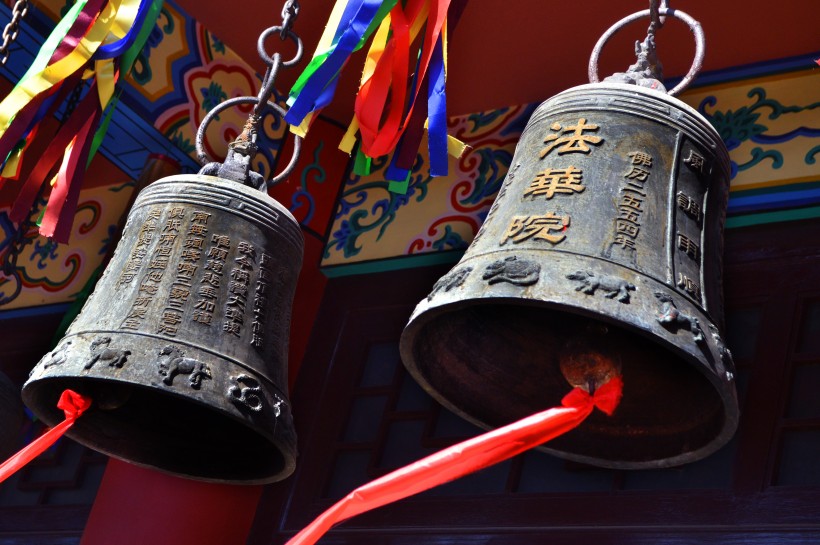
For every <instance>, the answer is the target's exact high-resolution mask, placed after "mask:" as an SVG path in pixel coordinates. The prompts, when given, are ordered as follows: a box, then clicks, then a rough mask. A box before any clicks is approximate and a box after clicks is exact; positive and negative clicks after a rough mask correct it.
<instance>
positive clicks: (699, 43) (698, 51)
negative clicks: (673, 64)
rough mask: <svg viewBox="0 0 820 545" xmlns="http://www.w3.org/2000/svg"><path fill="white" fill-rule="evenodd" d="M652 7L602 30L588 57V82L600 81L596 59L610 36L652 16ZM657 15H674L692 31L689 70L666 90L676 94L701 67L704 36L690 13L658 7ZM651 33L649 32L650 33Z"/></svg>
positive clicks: (689, 82) (687, 84)
mask: <svg viewBox="0 0 820 545" xmlns="http://www.w3.org/2000/svg"><path fill="white" fill-rule="evenodd" d="M653 12H654V10H653V9H651V8H650V9H645V10H643V11H638V12H636V13H633V14H632V15H628V16H626V17H624V18H623V19H621V20H620V21H618V22H617V23H615V24H614V25H612V26H611V27H610V28H609V29H607V31H606V32H604V33H603V34H602V35H601V37H600V38H599V39H598V42H597V43H596V44H595V47H594V48H592V54H591V55H590V57H589V66H588V68H587V75H588V76H589V81H590V83H600V81H601V79H600V78H599V76H598V60H599V58H600V56H601V50H602V49H603V48H604V45H606V43H607V42H608V41H609V39H610V38H612V36H614V35H615V33H617V32H618V31H619V30H621V29H622V28H623V27H625V26H626V25H628V24H629V23H632V22H633V21H637V20H638V19H642V18H644V17H650V18H652V17H653ZM657 13H658V14H659V15H664V16H667V17H674V18H676V19H680V20H681V21H683V22H684V23H686V24H687V25H688V26H689V29H690V30H691V31H692V34H693V35H694V37H695V58H694V59H693V61H692V65H691V67H690V68H689V71H688V72H687V73H686V75H685V76H684V77H683V79H682V80H681V81H680V83H678V84H677V85H676V86H675V87H673V88H672V89H671V90H669V91H668V92H667V94H669V95H670V96H676V95H678V94H680V93H681V92H682V91H684V90H685V89H686V88H687V87H689V85H690V84H691V83H692V81H694V79H695V77H697V75H698V74H699V73H700V70H701V68H702V67H703V58H704V56H705V54H706V38H705V36H704V34H703V28H702V27H701V26H700V23H699V22H698V21H697V20H696V19H695V18H694V17H692V16H691V15H688V14H686V13H684V12H682V11H680V10H677V9H671V8H668V7H660V8H658V10H657ZM650 34H651V33H650Z"/></svg>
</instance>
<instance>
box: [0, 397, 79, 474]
mask: <svg viewBox="0 0 820 545" xmlns="http://www.w3.org/2000/svg"><path fill="white" fill-rule="evenodd" d="M89 407H91V399H89V398H87V397H85V396H84V395H81V394H78V393H77V392H75V391H73V390H65V391H64V392H63V394H62V395H61V396H60V399H59V401H57V408H58V409H62V410H63V412H64V413H65V420H63V421H62V422H60V423H59V424H57V425H56V426H54V427H53V428H51V429H49V430H48V431H46V432H45V433H44V434H43V435H41V436H40V437H38V438H37V439H35V440H34V441H33V442H31V443H30V444H29V445H27V446H26V447H25V448H23V449H22V450H21V451H20V452H18V453H17V454H15V455H14V456H12V457H11V458H9V459H8V460H6V461H5V462H3V465H0V483H2V482H3V481H5V480H6V479H8V478H9V477H11V476H12V475H13V474H15V473H16V472H17V471H19V470H20V469H21V468H22V467H23V466H25V465H26V464H28V463H29V462H30V461H32V460H34V459H35V458H36V457H38V456H39V455H40V454H42V453H43V452H45V451H46V450H48V448H49V447H50V446H51V445H53V444H54V443H56V442H57V439H59V438H60V437H62V436H63V435H64V434H65V432H67V431H68V429H69V428H71V426H73V425H74V422H76V421H77V419H78V418H79V417H80V416H81V415H82V414H83V413H84V412H85V411H87V410H88V408H89Z"/></svg>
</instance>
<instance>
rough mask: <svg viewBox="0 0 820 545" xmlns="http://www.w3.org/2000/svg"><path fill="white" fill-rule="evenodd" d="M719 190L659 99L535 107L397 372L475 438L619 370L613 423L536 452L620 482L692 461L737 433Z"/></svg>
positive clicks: (641, 94)
mask: <svg viewBox="0 0 820 545" xmlns="http://www.w3.org/2000/svg"><path fill="white" fill-rule="evenodd" d="M728 180H729V158H728V154H727V151H726V149H725V147H724V145H723V143H722V142H721V140H720V137H719V136H718V134H717V133H716V132H715V130H714V129H713V128H712V127H711V126H710V125H709V124H708V122H707V121H706V120H705V119H704V118H703V117H702V116H700V115H699V114H698V113H697V112H695V111H694V110H693V109H691V108H690V107H688V106H687V105H685V104H683V103H682V102H680V101H678V100H676V99H674V98H672V97H670V96H668V95H666V94H664V93H661V92H658V91H655V90H652V89H646V88H641V87H638V86H634V85H626V84H619V83H604V84H595V85H583V86H580V87H576V88H573V89H570V90H568V91H565V92H563V93H561V94H559V95H557V96H555V97H553V98H551V99H549V100H547V101H546V102H544V103H543V104H542V105H541V106H540V107H539V108H538V109H537V110H536V111H535V113H534V114H533V116H532V118H531V119H530V122H529V124H528V126H527V128H526V129H525V131H524V132H523V134H522V136H521V140H520V142H519V143H518V146H517V148H516V151H515V155H514V157H513V160H512V164H511V166H510V169H509V172H508V174H507V177H506V179H505V181H504V183H503V185H502V187H501V190H500V191H499V194H498V196H497V198H496V201H495V202H494V203H493V206H492V208H491V209H490V212H489V215H488V217H487V219H486V221H485V222H484V224H483V225H482V227H481V229H480V230H479V232H478V234H477V236H476V238H475V240H474V241H473V243H472V244H471V245H470V247H469V248H468V250H467V252H466V254H465V255H464V257H463V258H462V260H461V261H460V262H459V263H458V264H457V265H456V266H455V267H454V268H453V270H452V271H451V272H450V273H448V274H447V275H446V276H444V277H443V278H442V279H441V280H439V282H437V283H436V285H435V286H434V288H433V290H432V292H431V294H430V296H428V297H427V299H426V300H423V301H422V302H421V303H420V304H419V305H418V307H417V308H416V310H415V312H414V313H413V316H412V317H411V319H410V322H409V324H408V325H407V328H406V329H405V331H404V334H403V336H402V340H401V353H402V358H403V360H404V362H405V365H406V366H407V368H408V369H409V370H410V372H411V374H412V375H413V376H414V377H415V378H416V380H418V381H419V382H420V383H421V384H422V385H423V387H424V388H425V389H426V390H427V391H428V392H429V393H430V394H431V395H433V396H434V397H435V398H436V399H438V400H439V401H440V402H442V403H443V404H444V405H445V406H447V407H448V408H450V409H451V410H453V411H455V412H456V413H458V414H460V415H461V416H463V417H465V418H467V419H468V420H470V421H472V422H474V423H477V424H479V425H481V426H483V427H485V428H494V427H497V426H500V425H503V424H506V423H509V422H511V421H514V420H516V419H519V418H523V417H525V416H527V415H530V414H532V413H535V412H537V411H540V410H544V409H546V408H548V407H552V406H556V405H558V404H559V403H560V401H561V398H562V396H563V395H565V394H566V393H567V392H568V391H569V389H570V386H569V384H568V382H567V381H568V380H570V381H571V382H572V383H573V384H576V385H586V387H587V388H588V389H594V388H595V387H596V385H597V384H600V383H602V382H603V381H605V380H606V379H607V378H608V377H609V376H611V375H612V374H613V373H617V372H618V370H619V369H621V370H622V373H623V379H624V394H623V401H622V403H621V406H620V407H619V408H618V410H617V412H616V413H615V415H614V417H607V416H604V415H603V414H601V413H596V414H593V416H592V417H590V418H589V419H588V420H587V421H586V422H585V423H584V424H582V426H581V427H580V428H579V429H577V430H575V431H573V432H570V433H569V434H567V435H565V436H563V437H561V438H559V439H556V440H554V441H552V442H550V443H549V444H547V445H546V450H548V451H550V452H552V453H555V454H557V455H559V456H562V457H566V458H569V459H573V460H577V461H580V462H585V463H590V464H595V465H601V466H606V467H613V468H630V469H631V468H653V467H665V466H673V465H678V464H682V463H685V462H689V461H694V460H697V459H699V458H702V457H704V456H707V455H708V454H710V453H711V452H713V451H715V450H716V449H718V448H719V447H721V446H722V445H724V444H725V443H726V442H727V441H728V440H729V439H730V438H731V436H732V434H733V433H734V430H735V428H736V426H737V419H738V406H737V399H736V394H735V387H734V374H733V373H734V367H733V363H732V359H731V354H730V353H729V350H728V349H727V348H726V346H725V345H724V342H723V340H722V334H721V331H722V327H723V302H722V292H721V270H722V265H721V260H722V257H721V255H722V244H723V243H722V240H723V238H722V237H723V222H724V218H725V211H726V202H727V198H728ZM562 364H563V368H564V369H563V370H564V374H566V375H567V376H566V378H565V377H564V376H563V374H562Z"/></svg>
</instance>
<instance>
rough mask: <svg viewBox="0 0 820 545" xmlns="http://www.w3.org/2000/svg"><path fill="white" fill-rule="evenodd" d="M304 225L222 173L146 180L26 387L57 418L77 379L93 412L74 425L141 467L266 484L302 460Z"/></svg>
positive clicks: (96, 444)
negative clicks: (291, 361) (294, 400)
mask: <svg viewBox="0 0 820 545" xmlns="http://www.w3.org/2000/svg"><path fill="white" fill-rule="evenodd" d="M302 247H303V238H302V233H301V230H300V228H299V224H298V223H297V222H296V220H295V219H294V218H293V216H292V215H291V214H290V213H289V212H288V211H287V209H285V208H284V207H283V206H282V205H281V204H279V203H278V202H276V201H274V200H273V199H271V198H270V197H269V196H268V195H267V194H266V193H264V192H261V191H258V190H256V189H253V188H251V187H247V186H245V185H243V184H241V183H237V182H234V181H230V180H226V179H223V178H219V177H214V176H205V175H178V176H171V177H168V178H164V179H162V180H159V181H157V182H155V183H153V184H151V185H150V186H148V187H147V188H146V189H144V190H143V191H142V192H141V193H140V195H139V197H138V198H137V200H136V202H135V204H134V206H133V208H132V209H131V212H130V214H129V217H128V222H127V224H126V226H125V229H124V233H123V238H122V241H121V242H120V244H119V246H118V247H117V250H116V252H115V253H114V257H113V258H112V260H111V263H110V264H109V266H108V268H107V269H106V270H105V273H104V274H103V276H102V278H101V279H100V282H99V283H98V284H97V287H96V289H95V290H94V293H93V294H92V295H91V297H90V298H89V299H88V301H87V303H86V304H85V306H84V307H83V310H82V313H81V314H80V315H79V316H78V317H77V319H76V320H75V321H74V322H73V323H72V325H71V327H70V328H69V329H68V332H67V333H66V335H65V337H64V338H63V339H62V340H61V341H60V343H59V344H58V345H57V347H56V348H55V349H54V350H53V351H52V352H51V353H49V354H47V355H46V356H45V357H44V358H43V359H42V361H40V363H39V364H38V365H37V366H36V367H35V368H34V370H33V372H32V375H31V377H30V378H29V380H28V382H26V384H25V386H24V387H23V398H24V400H25V402H26V404H27V405H28V406H29V407H30V408H31V409H32V410H33V411H34V412H35V413H36V414H37V415H38V416H39V417H40V418H41V419H43V420H44V421H45V422H46V423H47V424H50V425H53V424H55V423H57V422H59V421H61V420H62V418H63V415H62V411H60V410H59V409H57V407H56V404H57V399H58V398H59V396H60V394H61V392H62V391H63V390H64V389H66V388H71V389H73V390H76V391H78V392H80V393H83V394H86V395H88V396H90V397H91V398H92V400H93V405H92V409H91V410H89V411H88V412H87V413H86V414H84V415H83V417H82V418H80V419H79V420H77V422H76V424H75V425H74V427H73V428H72V429H71V431H69V432H68V435H69V436H70V437H72V438H73V439H75V440H77V441H79V442H80V443H83V444H85V445H87V446H89V447H91V448H93V449H96V450H99V451H102V452H105V453H107V454H109V455H111V456H114V457H117V458H121V459H124V460H127V461H130V462H133V463H136V464H139V465H143V466H149V467H153V468H157V469H160V470H163V471H166V472H170V473H173V474H178V475H182V476H186V477H192V478H197V479H203V480H212V481H231V482H241V483H263V482H272V481H276V480H280V479H283V478H285V477H287V476H288V475H290V473H291V472H292V471H293V469H294V462H295V457H296V436H295V433H294V428H293V421H292V416H291V410H290V404H289V402H288V398H287V393H286V389H287V384H288V381H287V359H286V358H287V351H288V350H287V346H288V334H289V322H290V307H291V303H292V300H293V295H294V291H295V288H296V277H297V274H298V272H299V268H300V266H301V261H302Z"/></svg>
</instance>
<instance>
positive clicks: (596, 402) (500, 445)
mask: <svg viewBox="0 0 820 545" xmlns="http://www.w3.org/2000/svg"><path fill="white" fill-rule="evenodd" d="M622 391H623V381H622V379H621V378H620V377H615V378H613V379H612V380H610V381H609V382H607V383H606V384H604V385H603V386H601V387H600V388H599V389H598V390H597V391H596V392H595V394H594V395H590V394H589V393H587V392H585V391H584V390H581V389H580V388H575V389H574V390H572V391H571V392H570V393H569V394H567V395H566V396H565V397H564V399H563V400H562V401H561V405H562V406H561V407H556V408H553V409H549V410H546V411H543V412H540V413H537V414H534V415H532V416H530V417H527V418H524V419H523V420H519V421H518V422H515V423H513V424H509V425H507V426H504V427H503V428H498V429H496V430H493V431H490V432H487V433H485V434H483V435H479V436H478V437H475V438H473V439H470V440H467V441H464V442H462V443H458V444H456V445H453V446H451V447H449V448H446V449H444V450H441V451H439V452H437V453H435V454H433V455H431V456H428V457H426V458H423V459H421V460H419V461H418V462H415V463H412V464H410V465H408V466H405V467H403V468H400V469H397V470H396V471H393V472H392V473H388V474H387V475H385V476H384V477H381V478H380V479H376V480H375V481H373V482H371V483H369V484H366V485H364V486H361V487H359V488H357V489H356V490H354V491H353V492H351V493H350V494H348V495H347V496H345V497H344V498H342V499H341V500H340V501H338V502H337V503H336V504H334V505H333V506H332V507H330V509H328V510H327V511H325V512H324V513H322V514H321V515H319V517H318V518H316V519H315V520H314V521H313V522H311V523H310V524H309V525H308V526H306V527H305V528H304V529H303V530H302V531H301V532H299V533H298V534H296V536H294V537H293V538H292V539H291V540H290V541H288V542H287V545H313V544H314V543H316V542H317V541H318V540H319V539H320V538H321V537H322V536H323V535H324V534H325V533H327V531H328V530H330V528H331V527H332V526H333V525H334V524H337V523H339V522H342V521H343V520H346V519H349V518H351V517H354V516H356V515H359V514H361V513H364V512H366V511H370V510H372V509H375V508H377V507H381V506H383V505H387V504H388V503H392V502H394V501H398V500H400V499H403V498H407V497H409V496H412V495H414V494H418V493H420V492H424V491H425V490H429V489H430V488H433V487H435V486H438V485H441V484H444V483H447V482H449V481H452V480H455V479H458V478H460V477H463V476H465V475H469V474H470V473H473V472H475V471H478V470H480V469H484V468H486V467H489V466H491V465H493V464H497V463H499V462H502V461H504V460H506V459H508V458H511V457H513V456H516V455H517V454H520V453H522V452H524V451H526V450H529V449H531V448H534V447H537V446H538V445H540V444H542V443H544V442H546V441H549V440H550V439H554V438H555V437H558V436H559V435H563V434H564V433H567V432H568V431H570V430H572V429H574V428H575V427H577V426H578V425H579V424H581V422H583V421H584V420H585V419H586V417H588V416H589V415H590V414H591V413H592V411H593V409H594V408H595V407H597V408H598V409H600V410H601V411H603V412H604V413H606V414H608V415H612V413H613V412H614V411H615V409H616V408H617V406H618V403H620V400H621V393H622Z"/></svg>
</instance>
